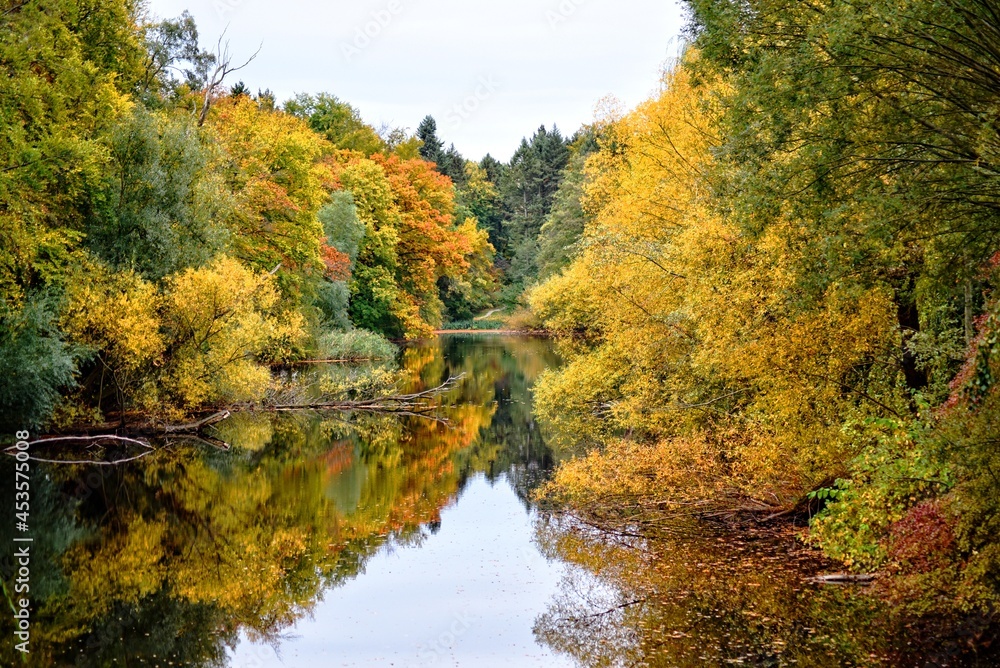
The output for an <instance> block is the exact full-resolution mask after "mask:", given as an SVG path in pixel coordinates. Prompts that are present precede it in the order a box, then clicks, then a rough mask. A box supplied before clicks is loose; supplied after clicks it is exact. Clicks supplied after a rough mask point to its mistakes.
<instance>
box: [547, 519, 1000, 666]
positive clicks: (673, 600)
mask: <svg viewBox="0 0 1000 668" xmlns="http://www.w3.org/2000/svg"><path fill="white" fill-rule="evenodd" d="M537 531H538V538H539V542H540V544H541V545H543V546H544V550H545V551H546V552H547V553H548V554H549V555H550V556H552V557H555V558H557V559H560V560H564V561H565V562H567V563H569V564H574V565H575V568H572V569H569V570H568V572H567V575H566V577H565V580H564V582H563V583H562V585H561V586H560V593H559V594H558V595H557V596H555V597H554V598H553V600H552V601H551V603H550V604H549V607H548V610H547V611H546V612H545V613H544V614H542V615H541V616H540V617H539V618H538V620H537V622H536V624H535V629H534V630H535V634H536V636H537V637H538V638H539V640H540V641H541V642H543V643H545V644H547V645H549V646H550V647H552V648H553V649H555V650H557V651H558V652H560V653H562V654H563V655H565V656H569V657H572V659H573V660H574V663H575V664H576V665H578V666H581V667H587V668H590V667H598V666H600V667H607V668H612V667H618V666H649V667H658V666H664V667H666V666H670V667H677V668H687V667H691V668H694V667H696V666H697V667H700V666H722V665H749V666H810V667H821V666H822V667H826V666H830V667H833V666H885V667H902V666H983V667H985V666H996V665H998V664H997V659H998V656H997V654H996V651H995V650H993V651H992V652H991V651H990V650H989V648H981V649H980V650H979V653H978V654H977V653H976V650H975V649H974V643H973V641H974V640H975V639H976V633H977V632H979V631H981V630H982V628H981V627H982V623H983V620H976V619H967V620H953V621H955V622H958V623H960V624H964V625H966V627H965V628H960V627H953V626H951V625H950V624H951V623H952V622H950V621H949V620H934V622H935V625H936V628H918V627H915V626H912V625H911V624H910V623H909V622H908V620H907V619H904V618H902V617H900V616H897V615H895V614H894V611H893V610H892V609H891V608H890V607H889V606H887V605H886V604H885V603H883V602H882V601H881V600H880V599H879V598H878V597H877V596H875V595H873V592H872V591H871V590H866V589H864V588H860V587H856V586H834V585H821V584H816V583H814V582H812V581H811V578H812V576H815V575H817V574H820V573H830V572H831V569H836V565H834V564H831V563H829V562H826V561H825V560H823V559H821V558H820V557H818V556H817V554H816V553H815V552H814V551H812V550H806V549H804V548H803V545H802V543H801V541H800V540H799V539H798V537H797V536H796V530H795V529H785V530H781V531H777V532H776V531H775V530H774V529H773V528H772V529H768V530H766V531H754V530H752V529H746V528H744V529H743V530H741V531H739V532H738V533H736V532H729V531H723V530H722V529H721V528H716V529H714V530H713V528H712V527H706V526H700V527H698V530H697V531H696V532H691V531H686V530H685V531H679V532H676V531H670V532H668V531H660V532H657V533H653V532H645V535H644V536H642V537H638V536H635V535H633V534H632V533H631V532H630V531H628V530H627V529H622V530H620V531H618V533H607V532H604V531H598V530H596V529H594V528H593V527H590V526H586V525H583V524H580V523H579V522H575V521H572V520H569V519H561V520H556V519H552V520H550V521H548V522H544V523H540V524H539V526H538V528H537Z"/></svg>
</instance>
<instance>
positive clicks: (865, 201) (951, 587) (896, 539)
mask: <svg viewBox="0 0 1000 668" xmlns="http://www.w3.org/2000/svg"><path fill="white" fill-rule="evenodd" d="M689 5H690V8H691V15H692V17H693V22H692V26H691V43H692V47H691V48H690V49H689V50H688V52H687V53H686V55H685V57H684V59H683V62H682V63H681V64H680V65H679V66H678V67H677V68H676V69H675V70H674V71H673V72H671V73H669V74H668V75H666V77H665V79H664V81H663V88H662V93H661V94H659V95H658V96H656V97H654V98H653V99H651V100H649V101H648V102H646V103H644V104H643V105H641V106H640V107H638V108H637V109H635V110H634V111H632V112H630V113H628V114H625V115H624V116H622V117H620V118H609V119H606V120H605V121H603V122H602V123H601V124H599V125H600V127H599V128H598V131H597V135H598V137H599V139H598V143H599V145H600V150H599V151H598V152H597V153H595V154H593V155H591V156H590V157H589V158H587V159H586V163H585V168H584V169H583V172H582V185H577V186H576V187H577V188H578V190H579V191H580V192H582V198H581V199H580V202H581V203H582V211H583V220H584V221H585V232H584V234H583V237H582V239H581V240H580V241H578V242H576V244H575V246H574V248H575V249H576V250H575V252H574V253H573V257H572V262H571V263H570V264H569V266H568V267H565V268H563V269H562V270H561V271H560V272H559V273H558V274H557V275H555V276H553V277H551V278H550V279H549V280H547V281H546V282H545V283H543V284H542V285H541V286H539V287H536V288H534V289H533V290H532V291H531V292H530V302H531V304H532V307H533V309H534V311H535V313H536V314H537V315H538V316H539V317H540V318H541V319H542V320H543V321H544V323H545V324H546V326H547V327H549V328H550V329H552V330H554V331H556V332H558V333H559V334H561V335H563V336H564V338H565V340H566V342H567V344H566V346H564V348H565V352H566V353H567V356H568V363H567V364H566V365H565V366H564V367H563V368H561V369H560V370H558V371H553V372H550V373H548V374H547V375H546V376H545V377H544V378H543V379H542V381H541V382H540V385H539V388H538V390H537V395H538V396H537V406H538V411H539V412H540V414H541V416H542V417H543V418H545V419H546V420H547V421H548V422H549V423H552V424H555V425H556V426H558V427H561V428H560V429H559V430H558V433H561V434H572V435H574V438H573V440H572V441H568V442H567V443H566V445H567V446H574V445H575V446H584V447H586V446H594V445H600V446H601V447H600V448H599V449H596V450H591V451H590V452H589V454H586V455H585V456H583V457H580V458H578V459H576V460H574V461H573V462H572V463H570V464H568V465H565V466H563V467H562V468H561V469H560V471H559V473H558V475H557V477H556V480H555V482H554V483H553V484H552V485H551V486H550V488H549V494H550V495H551V496H552V497H553V498H556V499H562V500H563V501H566V502H568V503H570V504H572V505H573V506H574V507H575V508H576V510H577V512H580V513H590V514H592V515H593V516H594V517H597V518H600V519H601V521H605V522H606V521H608V518H609V517H612V516H618V517H619V518H623V519H624V520H626V521H633V520H634V519H635V517H636V516H635V515H634V514H633V513H634V512H636V509H637V508H645V509H646V511H645V512H655V513H657V514H658V516H660V517H661V519H662V517H663V516H666V517H667V518H668V519H672V520H673V521H687V520H688V519H689V518H691V517H704V516H711V517H715V518H720V517H729V518H734V519H738V518H741V517H743V518H746V517H753V518H756V519H757V520H758V521H760V520H763V519H765V518H767V519H774V518H777V517H782V516H783V517H788V516H790V515H791V514H792V513H794V512H795V511H796V510H798V511H801V512H802V514H803V515H806V514H807V513H811V514H812V519H811V524H810V527H811V530H810V533H809V537H810V540H812V541H813V542H815V543H816V544H818V545H820V546H821V547H822V548H823V549H824V550H825V551H826V553H827V554H828V555H830V556H832V557H834V558H836V559H839V560H841V561H843V562H844V563H845V564H847V565H848V566H849V567H850V568H852V569H854V570H859V571H872V570H880V571H882V572H884V573H887V574H891V575H893V576H894V577H893V578H890V579H887V580H883V581H882V582H883V584H884V583H885V582H886V581H888V582H889V584H887V585H884V586H885V590H884V593H885V594H886V595H888V596H890V597H891V600H893V601H894V602H896V603H898V604H900V606H901V608H900V609H904V610H910V611H916V612H919V613H921V614H924V613H937V612H942V611H953V610H959V611H962V612H964V613H969V614H970V615H971V616H972V617H974V618H975V619H978V620H980V623H990V620H995V614H996V601H997V595H998V594H1000V584H998V582H1000V515H998V512H1000V482H998V478H997V471H998V470H1000V449H998V448H997V445H998V434H1000V403H998V399H1000V390H998V388H997V384H996V379H997V378H998V376H1000V357H998V347H997V346H998V340H1000V339H998V332H1000V307H998V300H997V294H998V293H997V288H998V282H1000V274H998V271H1000V269H998V267H1000V217H998V209H1000V178H998V177H1000V171H998V168H997V156H998V149H1000V134H998V132H997V129H996V128H997V124H996V122H997V107H996V103H995V100H996V95H997V93H998V92H1000V75H998V74H997V72H1000V69H998V66H1000V60H998V56H997V54H998V49H997V46H998V41H997V37H996V36H997V35H998V34H1000V21H998V18H997V17H998V16H1000V4H998V3H996V2H995V1H994V0H962V1H959V0H934V1H932V0H908V1H907V2H900V1H899V0H883V1H875V2H863V3H861V2H839V3H833V4H829V3H828V4H821V5H817V4H815V3H802V2H790V1H785V0H774V1H771V0H753V1H750V2H744V1H742V0H741V1H740V2H735V1H734V2H728V1H726V0H704V1H702V0H691V2H689ZM575 178H581V177H575ZM564 183H570V181H569V180H568V179H567V181H564ZM622 499H627V500H628V501H627V502H626V503H623V502H622ZM652 509H655V511H654V510H652ZM817 512H818V514H816V513H817ZM630 526H634V525H632V524H630ZM907 606H909V607H907ZM972 613H975V615H973V614H972ZM976 615H978V617H976ZM970 628H971V627H970ZM977 633H978V631H977Z"/></svg>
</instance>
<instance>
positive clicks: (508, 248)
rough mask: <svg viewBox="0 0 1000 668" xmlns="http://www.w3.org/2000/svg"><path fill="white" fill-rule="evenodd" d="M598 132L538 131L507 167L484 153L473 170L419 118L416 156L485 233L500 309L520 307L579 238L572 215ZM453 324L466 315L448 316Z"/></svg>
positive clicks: (579, 224) (579, 213) (577, 212)
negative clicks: (453, 190)
mask: <svg viewBox="0 0 1000 668" xmlns="http://www.w3.org/2000/svg"><path fill="white" fill-rule="evenodd" d="M597 137H598V131H597V129H596V127H594V126H584V127H582V128H580V129H579V130H578V131H577V132H575V133H574V134H573V135H572V136H570V137H564V136H563V135H562V133H561V132H560V131H559V128H557V127H554V126H553V128H552V129H551V130H549V129H546V127H545V126H544V125H543V126H541V127H539V128H538V130H536V131H535V133H534V134H533V135H532V136H531V138H530V139H529V138H524V139H522V140H521V144H520V145H519V146H518V148H517V149H516V150H515V151H514V154H513V156H512V157H511V159H510V160H509V161H508V162H507V163H501V162H500V161H498V160H497V159H496V158H494V157H493V156H491V155H489V154H487V155H486V157H484V158H483V159H482V160H481V161H480V162H479V163H475V162H471V161H468V160H465V159H464V158H463V157H462V155H461V153H459V152H458V150H457V149H456V148H455V146H454V145H453V144H452V145H450V146H449V147H448V148H447V149H445V148H444V141H442V140H441V139H440V138H439V137H438V134H437V123H436V122H435V120H434V118H433V117H431V116H428V117H426V118H425V119H424V120H423V122H422V123H421V124H420V126H419V127H418V128H417V132H416V139H418V140H419V141H420V147H419V149H418V150H419V153H420V155H421V156H422V157H423V158H424V159H425V160H428V161H430V162H433V163H434V164H435V165H437V168H438V171H440V172H441V173H442V174H445V175H447V176H448V177H449V178H451V180H452V181H453V182H454V183H455V184H456V186H457V188H458V191H457V199H458V202H459V203H460V204H461V205H463V206H464V207H466V208H467V209H468V211H469V212H470V213H471V214H472V215H473V216H475V218H476V220H477V221H478V222H479V225H480V227H482V228H483V229H485V230H486V231H487V232H488V233H489V241H490V244H491V245H492V246H493V248H494V249H495V251H496V255H495V258H494V268H495V276H496V278H497V280H498V283H499V291H498V292H497V293H496V295H495V300H496V301H497V302H498V303H500V304H502V305H503V306H505V307H506V308H508V309H511V308H516V307H518V306H521V305H523V296H524V292H525V290H526V289H527V288H529V287H531V286H533V285H534V284H535V283H537V282H538V280H539V279H540V278H545V277H548V276H550V275H552V274H553V273H555V272H556V271H558V270H559V269H561V268H562V267H564V266H565V265H566V264H568V263H569V260H570V258H571V257H572V255H573V253H574V252H575V244H576V243H577V241H578V240H579V239H580V236H581V235H582V234H583V226H584V213H583V210H582V209H581V208H580V195H581V193H582V190H581V189H582V185H583V167H584V163H585V162H586V158H587V156H588V155H590V154H591V153H593V152H594V151H596V150H597V147H598V145H597ZM452 312H453V313H454V314H455V315H457V316H459V317H468V316H470V315H472V311H465V312H464V313H463V312H462V311H461V306H457V307H456V308H454V309H452Z"/></svg>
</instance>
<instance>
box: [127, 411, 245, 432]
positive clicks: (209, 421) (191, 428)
mask: <svg viewBox="0 0 1000 668" xmlns="http://www.w3.org/2000/svg"><path fill="white" fill-rule="evenodd" d="M229 416H230V412H229V411H219V412H218V413H214V414H212V415H209V416H208V417H207V418H205V419H203V420H198V421H197V422H191V423H188V424H168V425H166V426H164V427H160V428H159V429H157V428H156V427H150V428H147V433H152V434H160V433H162V434H191V433H198V432H200V431H201V430H202V429H204V428H205V427H210V426H212V425H213V424H215V423H217V422H222V421H223V420H225V419H226V418H228V417H229Z"/></svg>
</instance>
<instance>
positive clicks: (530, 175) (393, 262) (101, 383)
mask: <svg viewBox="0 0 1000 668" xmlns="http://www.w3.org/2000/svg"><path fill="white" fill-rule="evenodd" d="M3 8H4V9H3V13H2V15H0V34H2V35H3V38H2V39H0V62H2V63H3V66H4V68H5V71H6V72H7V76H5V77H4V78H3V81H2V82H0V108H2V112H0V113H2V120H0V123H2V125H3V127H4V132H3V134H2V137H0V152H2V157H0V164H2V165H3V167H2V171H0V193H2V196H0V235H2V245H0V295H2V300H0V303H2V307H0V309H2V310H0V373H2V375H3V376H4V377H6V378H8V379H9V382H8V383H6V384H5V385H4V387H3V388H2V389H0V413H2V415H3V418H4V423H5V424H7V423H10V424H8V425H7V426H10V427H11V428H14V427H15V426H16V427H18V428H21V427H24V426H30V427H32V428H45V427H49V428H51V427H53V426H57V427H58V426H62V427H72V426H79V425H82V424H87V423H100V422H102V421H105V420H111V419H113V420H116V421H120V422H122V423H124V422H126V417H127V416H135V415H139V416H142V415H146V416H149V415H152V416H153V417H154V418H173V419H176V418H177V417H178V416H181V415H183V414H185V413H189V412H191V411H194V410H197V409H200V408H204V407H210V406H222V405H229V404H235V403H244V404H247V403H249V404H253V403H254V402H260V401H261V400H262V398H264V397H265V396H266V395H267V394H268V393H269V392H270V391H272V390H273V388H272V387H271V378H272V374H271V367H272V366H274V365H275V364H285V363H289V362H294V361H296V360H302V359H308V358H315V357H324V358H332V357H337V356H338V355H340V354H341V353H342V351H343V350H344V348H345V346H346V347H350V346H351V345H354V346H355V348H357V346H358V345H360V346H361V347H362V348H366V347H367V349H371V348H372V347H374V348H375V349H378V350H384V342H380V341H379V340H378V338H377V337H388V338H391V339H415V338H420V337H425V336H428V335H430V334H431V333H432V331H433V330H434V329H435V328H438V327H440V326H441V325H442V323H443V322H445V321H446V320H451V321H454V320H462V319H469V318H471V317H473V316H474V315H475V314H476V313H478V312H480V311H482V310H484V309H486V308H488V307H492V306H495V305H496V303H497V300H498V299H501V298H502V299H504V300H506V302H507V303H509V304H514V303H516V302H517V299H518V297H519V295H520V293H521V291H522V290H523V288H524V286H525V285H526V284H528V283H530V282H531V280H532V279H533V277H534V276H535V275H536V274H537V269H536V266H537V264H538V263H539V262H542V263H543V264H546V265H551V264H552V263H554V262H557V261H559V260H557V258H556V256H558V255H559V253H560V252H561V251H559V250H558V249H552V248H550V249H548V251H546V250H545V249H543V248H540V247H538V239H539V238H540V237H539V230H540V229H541V227H542V226H543V224H544V222H545V220H546V216H547V215H548V213H549V210H550V209H552V207H553V202H554V200H555V198H556V192H557V189H558V184H559V182H560V180H561V176H562V171H563V169H564V168H565V167H566V165H567V164H568V163H569V162H570V160H571V157H570V156H571V154H574V152H575V153H576V154H581V153H582V151H583V150H584V149H583V148H582V147H584V146H590V145H592V142H591V143H590V144H588V142H587V135H586V133H582V134H581V135H580V136H579V137H578V138H577V139H575V140H574V141H567V140H565V139H564V138H563V137H562V136H561V135H560V134H559V132H558V130H553V131H547V130H546V129H545V128H544V127H542V128H541V129H539V130H538V132H537V133H536V134H535V135H534V136H533V137H532V138H531V140H530V141H527V140H526V141H525V142H524V143H523V145H522V146H521V147H520V148H519V149H518V150H517V153H516V154H515V156H514V158H513V159H512V160H511V161H510V163H509V164H501V163H500V162H498V161H496V160H494V159H493V158H492V157H490V156H487V157H486V158H485V159H484V160H482V162H481V163H475V162H473V161H467V160H465V159H464V158H462V156H461V155H460V154H459V153H458V151H457V150H456V149H455V148H454V146H451V147H450V148H449V149H447V150H446V149H444V148H443V147H444V143H443V141H441V140H440V139H439V138H438V137H437V129H436V124H435V122H434V119H433V118H432V117H430V116H428V117H427V118H426V119H425V120H424V121H423V122H422V123H421V124H420V126H419V127H418V128H417V129H416V131H415V132H414V133H413V134H410V133H409V131H408V130H406V129H400V128H380V129H379V130H376V129H375V128H373V127H371V126H370V125H367V124H366V123H365V122H364V121H363V120H362V119H361V116H360V113H359V112H358V110H357V109H355V108H354V107H352V106H351V105H350V104H348V103H347V102H344V101H341V100H339V99H338V98H337V97H336V96H334V95H332V94H328V93H319V94H299V95H296V96H295V97H294V98H293V99H290V100H287V101H286V102H284V103H283V104H279V103H278V102H277V101H276V100H275V98H274V95H273V94H271V93H270V92H269V91H260V90H259V91H258V92H257V94H253V93H252V92H251V91H250V90H249V89H248V88H247V86H246V85H245V84H244V83H243V82H241V81H237V82H231V81H229V80H228V79H232V78H233V77H234V73H236V72H238V71H239V69H240V68H241V66H240V64H239V63H238V62H237V59H235V57H234V56H233V55H232V54H230V53H229V51H228V49H227V48H225V47H224V46H223V45H222V44H221V43H220V45H219V48H217V49H216V51H215V52H214V53H213V52H208V51H206V50H204V49H202V47H201V46H200V41H199V34H198V30H197V26H196V24H195V21H194V18H192V17H191V16H190V15H188V14H186V13H185V14H184V15H182V16H180V17H178V18H176V19H168V20H160V19H155V18H153V17H150V16H148V14H147V12H146V11H145V9H144V7H143V6H142V5H141V4H137V3H134V2H132V1H131V0H115V1H113V2H90V1H88V0H85V1H83V2H76V1H70V0H66V1H65V2H44V3H35V2H27V3H24V2H13V3H6V4H5V5H4V6H3ZM13 36H19V39H11V37H13ZM251 59H252V56H251ZM577 162H579V160H578V161H577ZM578 167H579V165H578ZM578 171H579V169H578ZM574 204H575V203H574ZM566 206H569V207H570V208H572V204H569V203H567V204H566ZM570 214H572V212H570ZM570 214H567V215H570ZM574 224H577V225H578V227H580V228H581V229H582V224H579V223H574ZM546 253H547V254H546ZM511 277H513V278H511ZM501 283H502V285H503V290H502V291H501V290H500V288H501ZM355 330H357V331H361V332H370V333H372V335H373V337H374V338H372V337H369V338H368V339H365V338H364V336H357V335H353V334H351V335H350V336H348V334H350V333H351V332H353V331H355ZM345 336H346V337H347V338H346V339H345ZM345 341H347V343H345ZM355 352H357V351H355Z"/></svg>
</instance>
